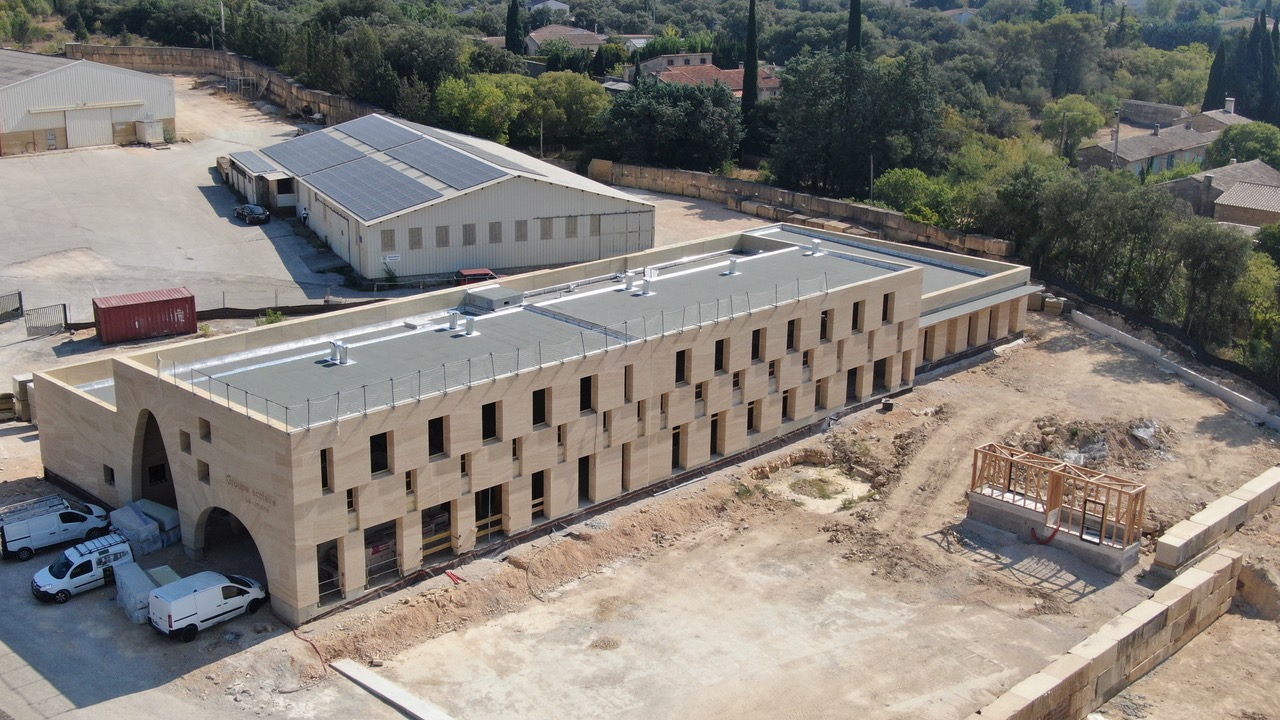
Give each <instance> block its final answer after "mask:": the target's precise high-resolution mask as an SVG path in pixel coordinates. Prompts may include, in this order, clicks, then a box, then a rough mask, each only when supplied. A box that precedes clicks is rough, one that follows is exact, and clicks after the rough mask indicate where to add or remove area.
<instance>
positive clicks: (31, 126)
mask: <svg viewBox="0 0 1280 720" xmlns="http://www.w3.org/2000/svg"><path fill="white" fill-rule="evenodd" d="M135 103H136V104H135ZM41 109H43V110H45V112H39V113H33V112H32V111H33V110H41ZM95 109H100V110H106V111H109V113H110V119H109V120H106V122H108V123H111V122H135V121H138V120H146V119H147V115H148V114H151V115H152V116H153V118H154V119H156V120H171V119H173V117H174V114H175V110H174V93H173V81H172V80H169V79H168V78H161V77H153V76H151V75H146V74H144V73H138V72H133V71H131V70H124V69H121V68H113V67H109V66H106V65H99V64H96V63H76V64H74V65H68V66H66V67H63V68H60V69H57V70H54V71H52V72H50V73H47V74H45V75H40V76H37V77H34V78H32V79H30V80H25V81H23V82H20V83H17V84H16V85H11V86H9V87H7V88H5V89H3V90H0V122H2V123H3V127H4V132H6V133H12V132H19V131H29V130H43V129H49V128H57V127H65V126H66V125H67V119H68V118H66V113H67V112H71V113H81V112H84V111H86V110H95ZM104 118H105V114H104ZM71 120H72V122H71V124H74V122H75V120H74V118H71ZM109 131H110V128H108V132H109ZM107 142H110V140H108V141H107ZM73 145H74V143H73Z"/></svg>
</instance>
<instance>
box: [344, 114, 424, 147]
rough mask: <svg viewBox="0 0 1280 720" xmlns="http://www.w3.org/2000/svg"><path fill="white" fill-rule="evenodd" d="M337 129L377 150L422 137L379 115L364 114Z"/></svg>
mask: <svg viewBox="0 0 1280 720" xmlns="http://www.w3.org/2000/svg"><path fill="white" fill-rule="evenodd" d="M336 127H337V129H338V130H341V131H342V132H344V133H346V134H348V135H350V136H351V137H353V138H355V139H357V140H359V141H360V142H362V143H364V144H365V145H368V146H369V147H372V148H374V149H377V150H387V149H390V148H393V147H396V146H397V145H405V144H407V143H411V142H413V141H414V140H417V139H418V138H420V137H422V136H421V135H419V134H418V133H416V132H414V131H412V130H410V129H409V128H407V127H402V126H400V125H397V124H396V123H393V122H391V121H390V120H387V119H386V118H384V117H382V116H381V115H365V116H364V117H362V118H356V119H355V120H351V121H349V122H344V123H342V124H341V125H338V126H336Z"/></svg>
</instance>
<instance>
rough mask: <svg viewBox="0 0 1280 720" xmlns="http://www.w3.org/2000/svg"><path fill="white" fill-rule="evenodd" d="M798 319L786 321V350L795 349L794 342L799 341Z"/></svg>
mask: <svg viewBox="0 0 1280 720" xmlns="http://www.w3.org/2000/svg"><path fill="white" fill-rule="evenodd" d="M799 336H800V321H799V320H788V321H787V352H791V351H792V350H795V349H796V343H797V342H799V341H800V337H799Z"/></svg>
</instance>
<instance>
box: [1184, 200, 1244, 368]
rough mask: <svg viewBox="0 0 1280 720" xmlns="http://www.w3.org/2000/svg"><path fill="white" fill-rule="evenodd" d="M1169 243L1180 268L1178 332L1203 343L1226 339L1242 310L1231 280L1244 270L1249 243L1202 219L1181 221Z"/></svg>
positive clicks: (1236, 232)
mask: <svg viewBox="0 0 1280 720" xmlns="http://www.w3.org/2000/svg"><path fill="white" fill-rule="evenodd" d="M1174 241H1175V243H1176V244H1177V248H1178V252H1179V255H1180V256H1181V260H1182V266H1183V268H1184V270H1185V271H1186V288H1187V301H1186V311H1185V312H1184V313H1183V318H1182V329H1183V331H1184V332H1186V333H1187V334H1189V335H1190V336H1191V337H1193V338H1195V339H1196V340H1199V341H1200V342H1203V343H1205V344H1206V345H1210V344H1213V345H1216V344H1222V343H1225V342H1229V341H1230V340H1231V339H1232V335H1231V333H1232V330H1233V328H1234V325H1235V323H1236V322H1237V321H1238V320H1239V319H1240V318H1241V316H1242V315H1243V314H1244V311H1245V308H1244V298H1243V296H1242V294H1241V293H1240V292H1239V290H1238V287H1237V283H1238V280H1239V279H1240V278H1241V277H1244V276H1245V274H1246V273H1247V271H1248V267H1249V256H1250V254H1251V251H1252V244H1253V242H1252V241H1251V240H1250V239H1249V238H1248V237H1246V236H1245V235H1244V233H1242V232H1240V230H1238V229H1236V228H1230V227H1226V226H1223V225H1218V224H1216V223H1214V222H1213V221H1212V220H1210V219H1208V218H1193V219H1190V220H1188V221H1186V222H1184V223H1181V224H1180V225H1179V226H1178V227H1177V228H1176V229H1175V232H1174Z"/></svg>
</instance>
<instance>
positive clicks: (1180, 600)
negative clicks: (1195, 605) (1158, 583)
mask: <svg viewBox="0 0 1280 720" xmlns="http://www.w3.org/2000/svg"><path fill="white" fill-rule="evenodd" d="M1151 600H1152V601H1153V602H1158V603H1160V604H1161V605H1164V606H1166V607H1168V608H1169V618H1170V621H1171V622H1172V621H1173V620H1175V619H1178V618H1181V617H1182V616H1183V615H1186V614H1187V610H1189V609H1190V608H1191V588H1189V587H1186V586H1185V585H1175V584H1173V583H1169V584H1167V585H1165V586H1164V587H1162V588H1160V589H1159V590H1157V591H1156V594H1155V595H1152V596H1151Z"/></svg>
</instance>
